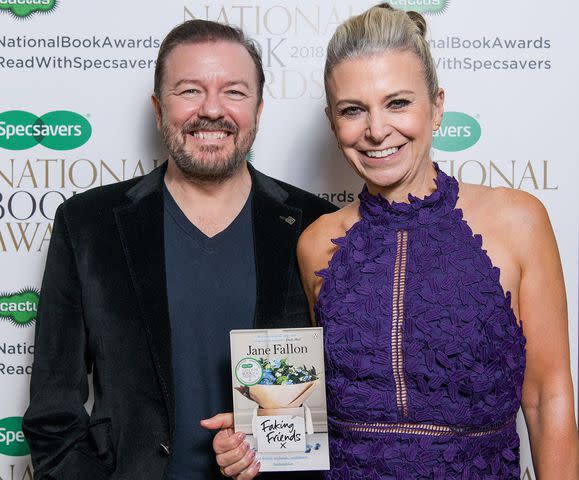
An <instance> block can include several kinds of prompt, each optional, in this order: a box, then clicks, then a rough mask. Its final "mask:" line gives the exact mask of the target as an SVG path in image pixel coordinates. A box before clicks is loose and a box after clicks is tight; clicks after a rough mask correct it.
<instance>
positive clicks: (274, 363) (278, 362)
mask: <svg viewBox="0 0 579 480" xmlns="http://www.w3.org/2000/svg"><path fill="white" fill-rule="evenodd" d="M269 363H270V364H271V366H272V368H274V369H275V368H279V367H281V360H279V359H276V358H274V359H273V360H272V361H271V362H269Z"/></svg>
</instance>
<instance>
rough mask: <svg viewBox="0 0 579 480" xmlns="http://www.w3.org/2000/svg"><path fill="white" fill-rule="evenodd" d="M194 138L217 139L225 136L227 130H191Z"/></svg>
mask: <svg viewBox="0 0 579 480" xmlns="http://www.w3.org/2000/svg"><path fill="white" fill-rule="evenodd" d="M193 136H194V137H195V138H200V139H202V140H215V139H217V140H219V139H222V138H225V137H226V136H227V132H193Z"/></svg>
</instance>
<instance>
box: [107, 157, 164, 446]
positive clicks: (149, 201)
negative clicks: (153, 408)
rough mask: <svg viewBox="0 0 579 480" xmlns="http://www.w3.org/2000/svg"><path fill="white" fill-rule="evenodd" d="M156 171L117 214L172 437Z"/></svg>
mask: <svg viewBox="0 0 579 480" xmlns="http://www.w3.org/2000/svg"><path fill="white" fill-rule="evenodd" d="M164 173H165V168H164V167H160V168H157V169H156V170H154V171H153V172H151V173H150V174H149V175H147V176H145V177H144V178H143V179H142V180H141V181H140V182H139V183H137V184H136V185H135V186H134V187H133V188H132V189H130V190H129V191H128V192H127V196H128V197H129V198H130V199H131V200H132V202H131V203H130V204H128V205H125V206H122V207H118V208H116V209H115V218H116V222H117V227H118V229H119V232H120V237H121V242H122V244H123V248H124V252H125V256H126V260H127V264H128V266H129V271H130V273H131V280H132V283H133V286H134V288H135V295H136V300H137V303H138V305H139V307H140V313H141V318H142V319H143V327H144V330H145V332H146V336H147V339H148V343H149V348H150V351H151V356H152V359H153V363H154V365H155V369H156V371H157V375H158V377H159V383H160V386H161V389H162V392H163V397H164V399H165V404H166V409H167V416H168V418H169V427H170V433H171V436H172V435H173V428H174V424H175V407H174V403H175V402H174V388H173V372H172V361H171V324H170V321H169V308H168V301H167V289H166V276H165V253H164V234H163V232H164V225H163V222H164V213H163V176H164Z"/></svg>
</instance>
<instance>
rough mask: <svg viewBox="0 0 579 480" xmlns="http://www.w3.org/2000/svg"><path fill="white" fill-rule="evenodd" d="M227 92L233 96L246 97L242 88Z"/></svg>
mask: <svg viewBox="0 0 579 480" xmlns="http://www.w3.org/2000/svg"><path fill="white" fill-rule="evenodd" d="M227 94H228V95H231V96H232V97H245V93H244V92H242V91H240V90H228V91H227Z"/></svg>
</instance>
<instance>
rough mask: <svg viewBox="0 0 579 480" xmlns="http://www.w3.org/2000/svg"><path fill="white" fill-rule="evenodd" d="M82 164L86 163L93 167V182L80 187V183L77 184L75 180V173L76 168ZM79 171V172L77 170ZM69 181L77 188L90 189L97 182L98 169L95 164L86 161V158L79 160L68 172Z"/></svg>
mask: <svg viewBox="0 0 579 480" xmlns="http://www.w3.org/2000/svg"><path fill="white" fill-rule="evenodd" d="M80 162H86V163H87V164H88V165H90V167H91V171H92V180H91V181H90V182H88V183H87V184H86V185H79V184H78V183H76V182H75V180H74V172H75V167H76V166H77V165H78V164H79V163H80ZM77 171H78V170H77ZM68 179H69V180H70V183H71V184H72V185H74V186H75V187H76V188H89V187H91V186H92V185H94V184H95V181H96V179H97V169H96V167H95V166H94V164H93V163H92V162H91V161H90V160H88V159H86V158H79V159H78V160H76V161H74V162H73V163H72V165H71V166H70V168H69V170H68Z"/></svg>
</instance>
